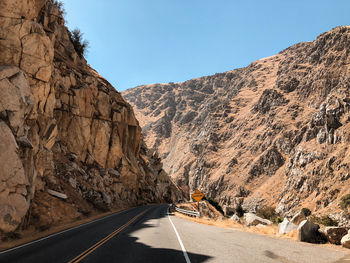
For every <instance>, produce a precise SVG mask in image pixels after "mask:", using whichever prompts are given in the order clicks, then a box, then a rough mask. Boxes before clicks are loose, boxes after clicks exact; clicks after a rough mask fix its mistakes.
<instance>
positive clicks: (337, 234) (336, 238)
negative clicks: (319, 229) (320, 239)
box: [324, 226, 348, 245]
mask: <svg viewBox="0 0 350 263" xmlns="http://www.w3.org/2000/svg"><path fill="white" fill-rule="evenodd" d="M347 233H348V230H347V229H346V228H345V227H334V226H329V227H326V228H325V230H324V234H325V236H326V238H327V239H328V241H329V243H331V244H335V245H340V242H341V239H342V238H343V237H344V236H345V235H346V234H347Z"/></svg>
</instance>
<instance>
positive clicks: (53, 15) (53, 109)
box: [0, 0, 182, 234]
mask: <svg viewBox="0 0 350 263" xmlns="http://www.w3.org/2000/svg"><path fill="white" fill-rule="evenodd" d="M75 49H76V48H75V47H74V45H73V43H72V37H71V33H70V32H69V31H68V29H67V28H66V27H65V23H64V19H63V17H62V10H61V9H60V4H59V3H57V1H50V0H47V1H46V0H28V1H12V0H4V1H1V2H0V50H1V52H0V93H1V97H0V131H1V132H0V180H1V185H0V230H1V231H2V232H3V233H6V232H11V231H14V230H16V229H18V227H19V226H21V227H23V228H26V227H28V226H35V227H36V228H37V229H43V228H47V227H50V226H51V225H54V224H58V223H64V222H66V221H70V220H73V219H76V218H80V217H82V216H84V215H88V214H90V213H91V212H93V211H97V210H100V211H101V210H102V211H105V210H109V209H112V208H122V207H129V206H135V205H139V204H145V203H151V202H171V201H172V200H176V199H177V198H182V197H181V192H180V191H179V189H178V188H177V187H176V186H175V185H174V184H173V183H172V181H171V180H170V179H169V178H168V176H167V175H166V173H165V172H164V171H163V170H162V164H161V162H160V160H159V158H158V157H157V156H156V154H155V153H154V152H153V151H149V150H148V149H147V147H146V146H145V144H144V142H143V139H142V136H141V128H140V126H139V124H138V121H137V120H136V118H135V116H134V113H133V110H132V108H131V106H130V105H129V104H128V103H126V102H125V101H124V99H123V98H122V97H121V95H120V94H119V93H118V92H117V91H116V90H115V89H114V88H113V87H112V86H111V85H110V84H109V83H108V81H107V80H105V79H104V78H103V77H101V76H100V75H99V74H98V73H97V72H96V71H94V70H93V69H92V68H91V67H90V66H89V65H88V64H87V63H86V61H85V59H84V58H83V57H82V56H80V55H79V54H78V53H77V52H76V50H75ZM1 231H0V232H1ZM0 234H1V233H0Z"/></svg>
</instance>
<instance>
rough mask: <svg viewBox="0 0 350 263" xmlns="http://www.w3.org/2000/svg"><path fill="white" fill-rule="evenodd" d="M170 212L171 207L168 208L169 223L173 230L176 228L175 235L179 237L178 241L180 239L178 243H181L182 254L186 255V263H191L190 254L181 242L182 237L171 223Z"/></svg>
mask: <svg viewBox="0 0 350 263" xmlns="http://www.w3.org/2000/svg"><path fill="white" fill-rule="evenodd" d="M169 212H170V210H169V207H168V218H169V221H170V223H171V225H172V226H173V228H174V231H175V234H176V236H177V239H178V241H179V243H180V246H181V249H182V252H183V253H184V257H185V260H186V263H191V260H190V258H189V257H188V254H187V252H186V249H185V246H184V244H183V243H182V241H181V238H180V235H179V233H178V232H177V230H176V227H175V225H174V223H173V221H171V218H170V216H169Z"/></svg>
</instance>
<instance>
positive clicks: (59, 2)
mask: <svg viewBox="0 0 350 263" xmlns="http://www.w3.org/2000/svg"><path fill="white" fill-rule="evenodd" d="M52 3H53V4H54V5H55V6H57V7H58V9H59V10H60V12H61V15H62V16H64V15H65V14H66V10H65V9H64V6H63V2H61V1H59V0H53V1H52Z"/></svg>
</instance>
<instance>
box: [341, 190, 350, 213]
mask: <svg viewBox="0 0 350 263" xmlns="http://www.w3.org/2000/svg"><path fill="white" fill-rule="evenodd" d="M348 207H350V194H347V195H344V196H343V197H342V198H341V201H340V208H341V209H343V210H346V209H347V208H348Z"/></svg>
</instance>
